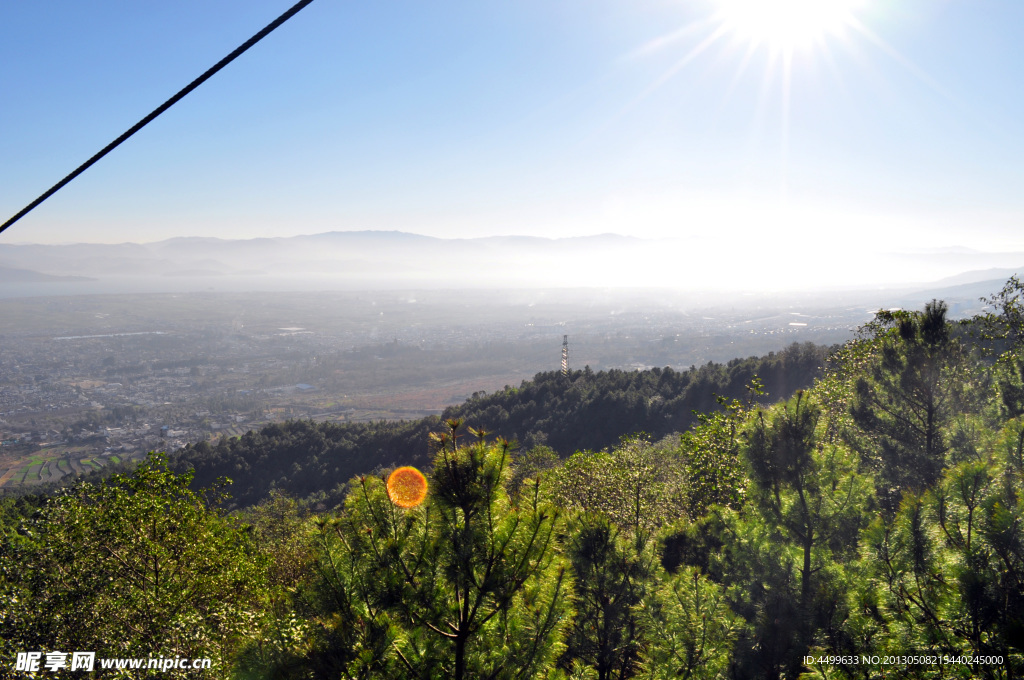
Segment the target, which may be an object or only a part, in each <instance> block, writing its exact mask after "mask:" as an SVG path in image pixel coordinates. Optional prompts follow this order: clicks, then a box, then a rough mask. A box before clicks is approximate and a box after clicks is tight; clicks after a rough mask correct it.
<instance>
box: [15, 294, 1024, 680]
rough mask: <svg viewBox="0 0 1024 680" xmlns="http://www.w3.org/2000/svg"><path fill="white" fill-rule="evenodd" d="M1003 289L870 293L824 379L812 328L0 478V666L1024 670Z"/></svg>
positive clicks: (795, 672)
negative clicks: (870, 306)
mask: <svg viewBox="0 0 1024 680" xmlns="http://www.w3.org/2000/svg"><path fill="white" fill-rule="evenodd" d="M989 303H990V305H989V307H988V309H989V312H987V313H986V314H984V315H982V316H979V317H975V318H972V319H967V320H964V321H962V322H951V321H950V320H949V319H948V318H947V308H946V306H945V304H944V303H942V302H941V301H932V302H931V303H929V304H928V305H926V306H925V308H924V309H923V310H916V311H886V312H879V313H878V314H877V315H876V317H875V319H874V321H872V322H871V323H869V324H868V325H866V326H865V327H864V328H863V329H861V332H860V333H859V335H858V338H857V339H856V340H855V341H853V342H851V343H848V344H847V345H845V346H844V347H842V348H838V349H836V350H835V351H834V352H833V353H832V354H831V356H830V357H829V359H828V362H827V365H826V367H825V369H824V370H823V371H822V372H821V373H820V374H819V375H817V377H816V379H814V380H813V384H807V383H804V382H803V381H804V378H805V377H806V376H813V375H814V366H817V365H820V359H821V353H820V351H819V350H817V349H815V348H811V347H794V348H790V349H789V350H787V351H786V352H783V353H781V354H777V355H775V356H773V357H769V358H766V359H762V360H756V361H755V360H746V361H738V362H732V363H730V364H729V365H727V366H705V367H701V368H699V369H693V370H691V371H688V372H676V371H669V370H667V369H664V370H661V371H648V372H642V373H623V372H616V371H610V372H604V373H597V374H593V373H589V372H587V371H582V372H574V373H572V374H570V375H569V376H564V377H563V376H561V375H559V374H542V375H540V376H538V377H537V378H536V379H535V380H534V381H531V382H528V383H524V384H523V385H522V386H521V387H520V388H516V389H513V388H507V389H506V390H504V391H502V392H499V393H497V394H493V395H482V394H480V395H476V396H474V398H473V399H471V400H470V401H469V402H467V403H466V404H464V405H462V406H460V407H458V408H454V409H452V410H451V411H450V412H448V413H445V414H444V417H442V418H441V419H437V420H428V421H419V422H416V423H405V424H392V425H385V424H376V425H366V426H359V427H354V428H352V427H349V428H339V427H338V426H333V425H332V426H325V425H319V426H317V425H314V424H312V423H308V422H305V423H303V422H293V423H287V424H284V425H281V426H278V427H277V429H274V428H268V429H266V430H264V431H262V432H260V433H252V434H250V435H248V436H247V437H248V441H246V438H244V437H243V438H242V439H239V440H236V441H232V442H225V443H224V444H223V445H219V446H217V447H209V446H202V445H200V446H195V447H191V448H190V449H188V450H186V451H184V452H181V453H180V454H178V455H176V456H173V457H172V459H171V460H168V459H167V458H166V457H164V456H162V455H153V456H151V457H150V459H149V460H148V461H146V462H145V463H144V464H142V465H141V466H139V467H138V468H137V469H135V470H133V471H131V472H130V473H127V474H123V475H118V476H115V477H111V478H108V479H105V480H100V481H91V482H81V483H79V484H77V485H75V486H72V487H69V488H67V489H65V490H64V491H62V492H60V493H59V494H58V495H55V496H52V497H49V498H41V497H23V498H20V499H11V498H8V499H4V500H3V505H2V506H0V518H2V520H0V521H2V522H3V524H2V525H0V528H2V531H3V538H2V543H0V555H2V561H0V677H24V674H22V673H20V672H19V671H16V670H14V669H15V668H16V658H17V656H18V653H19V652H27V651H39V652H43V653H44V656H43V659H49V658H50V657H49V656H48V655H46V654H45V653H54V652H56V651H57V650H63V651H64V652H65V653H67V652H68V650H93V651H96V652H97V656H98V657H147V656H161V657H188V658H209V659H211V660H212V664H213V667H212V669H210V670H179V669H170V670H168V671H166V672H160V671H156V670H149V671H145V670H135V671H127V670H121V671H116V670H110V671H102V672H101V674H102V673H106V675H103V677H126V678H127V677H132V678H136V677H150V675H152V676H153V677H156V676H158V675H159V676H161V677H182V678H184V677H190V678H206V677H209V678H232V677H233V678H254V679H255V678H268V679H269V678H280V679H295V680H299V679H325V680H327V679H330V680H335V679H338V678H455V679H457V680H463V679H468V678H474V679H476V678H494V679H499V678H500V679H512V678H522V679H527V678H529V679H535V678H552V679H554V678H561V679H563V680H568V679H573V680H584V679H586V680H594V679H596V680H611V679H613V678H614V679H625V678H652V679H654V678H658V679H660V678H694V679H696V678H707V679H711V678H722V679H725V678H731V679H746V678H793V679H797V678H801V679H805V680H810V679H812V678H850V679H853V678H881V677H890V676H892V677H899V678H993V679H996V678H1007V679H1008V678H1013V677H1020V676H1021V674H1022V673H1024V496H1022V491H1024V285H1022V284H1021V282H1020V281H1019V280H1017V279H1016V278H1014V279H1011V280H1010V281H1009V282H1008V283H1007V285H1006V286H1005V287H1004V288H1003V290H1002V291H1000V292H999V293H997V294H995V295H994V296H993V297H992V299H991V300H989ZM815 357H817V359H815ZM801 367H802V368H801ZM808 382H809V381H808ZM766 392H770V393H771V395H770V397H767V399H768V400H766V396H767V395H766V394H765V393H766ZM716 393H717V397H716V396H715V394H716ZM693 410H697V411H698V412H699V413H700V414H701V415H694V414H693V413H692V411H693ZM684 411H685V413H684ZM673 433H675V434H673ZM513 437H515V438H518V439H519V442H520V444H519V445H516V443H515V442H513V441H512V440H511V439H512V438H513ZM352 452H358V455H352ZM342 455H344V456H345V457H351V458H352V464H353V465H355V466H356V467H357V468H358V467H362V470H356V469H346V470H344V471H343V470H342V468H341V465H340V464H338V463H337V462H336V461H338V460H339V459H340V458H341V457H342ZM247 456H248V458H247ZM286 461H287V462H286ZM409 464H412V465H416V466H418V467H420V468H422V470H423V472H424V473H426V475H425V477H424V476H422V475H420V474H419V473H418V472H415V471H414V470H410V469H409V468H399V469H395V466H397V465H409ZM335 466H336V467H335ZM259 471H265V472H266V477H267V478H268V479H267V481H266V482H260V481H258V474H257V473H258V472H259ZM350 473H355V475H356V476H354V477H352V478H351V479H348V480H346V483H345V484H336V482H338V481H339V480H340V479H341V478H340V475H342V474H350ZM217 474H226V475H227V476H229V477H235V478H236V482H235V484H234V486H233V487H230V488H231V491H232V492H233V493H235V494H236V495H235V499H234V501H228V500H227V499H226V498H225V487H224V486H222V484H223V483H222V482H215V481H213V480H212V479H211V476H212V475H217ZM318 478H319V479H321V480H326V481H325V483H323V484H321V485H320V486H319V487H317V484H316V480H317V479H318ZM237 480H241V483H239V481H237ZM326 485H335V486H332V487H330V488H326ZM317 492H319V495H318V493H317ZM335 496H337V497H338V498H339V499H340V500H341V504H340V505H338V506H335V505H334V504H333V499H334V498H335ZM23 658H24V657H23ZM55 663H56V662H55ZM41 672H42V671H41ZM119 673H120V675H119ZM147 673H148V674H149V675H147ZM45 674H46V675H50V674H49V673H45ZM63 674H66V675H67V676H68V677H72V676H74V675H75V672H72V671H70V670H67V669H66V668H63V667H61V668H58V670H57V673H56V675H54V677H61V676H62V675H63Z"/></svg>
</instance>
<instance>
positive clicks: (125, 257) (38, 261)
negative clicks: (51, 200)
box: [0, 231, 652, 285]
mask: <svg viewBox="0 0 1024 680" xmlns="http://www.w3.org/2000/svg"><path fill="white" fill-rule="evenodd" d="M651 243H652V242H650V241H643V240H641V239H635V238H631V237H626V236H618V235H614V234H603V235H599V236H588V237H579V238H564V239H546V238H538V237H527V236H498V237H488V238H475V239H442V238H434V237H430V236H421V235H418V234H410V233H405V232H398V231H350V232H327V233H323V234H315V235H310V236H292V237H288V238H254V239H244V240H228V239H219V238H203V237H182V238H172V239H168V240H166V241H157V242H154V243H120V244H112V245H105V244H70V245H35V244H29V245H14V244H0V267H8V268H17V269H18V270H20V271H22V272H35V273H36V274H38V275H40V276H60V277H67V276H79V277H101V278H107V277H117V276H133V277H136V276H147V277H153V276H165V277H190V276H192V277H196V276H200V277H208V276H247V277H252V276H278V277H280V276H285V277H288V276H310V275H314V276H326V277H333V278H340V279H345V280H350V281H353V282H355V281H358V280H367V281H368V282H372V281H378V280H381V279H389V280H396V279H397V280H401V281H408V282H409V283H415V282H417V281H449V282H451V283H453V284H454V283H457V282H458V281H459V280H463V281H465V279H466V276H467V272H473V274H474V276H475V277H476V281H475V283H474V284H473V285H476V284H479V282H480V281H481V280H486V281H487V282H488V283H489V284H501V283H502V282H503V281H504V282H507V283H508V284H511V285H518V284H521V283H524V282H527V281H529V280H530V279H531V277H534V276H538V275H540V276H543V275H545V274H546V273H550V272H555V273H557V272H558V271H559V268H560V266H562V267H564V265H566V264H567V263H569V264H572V263H574V262H575V263H578V262H579V258H588V259H591V258H592V259H593V263H594V264H595V265H598V266H601V265H604V264H609V265H610V264H612V262H613V261H614V259H615V258H620V257H622V256H624V255H627V254H628V253H629V252H630V251H637V250H645V249H650V248H651ZM637 254H642V253H637ZM609 258H610V259H609ZM11 280H20V281H41V280H43V279H40V278H31V277H30V275H29V274H28V273H26V274H23V275H21V277H20V278H12V279H11ZM548 283H550V281H548Z"/></svg>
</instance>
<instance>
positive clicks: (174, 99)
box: [0, 0, 313, 233]
mask: <svg viewBox="0 0 1024 680" xmlns="http://www.w3.org/2000/svg"><path fill="white" fill-rule="evenodd" d="M311 2H313V0H300V1H299V2H297V3H295V4H294V5H292V7H291V9H289V10H288V11H287V12H285V13H284V14H282V15H281V16H279V17H278V18H276V19H274V20H273V21H272V22H270V23H269V24H267V26H266V27H265V28H264V29H263V30H261V31H260V32H259V33H257V34H256V35H254V36H253V37H251V38H249V39H248V40H246V41H245V42H244V43H242V44H241V45H239V46H238V47H237V48H235V50H234V51H233V52H232V53H231V54H229V55H228V56H226V57H224V58H223V59H221V60H220V61H218V62H217V63H216V64H214V65H213V66H211V67H210V68H209V69H208V70H207V71H206V72H205V73H203V75H201V76H199V77H198V78H196V79H195V80H193V81H192V82H191V83H189V84H188V85H186V86H185V87H184V88H182V89H181V90H180V91H179V92H178V93H177V94H176V95H174V96H173V97H171V98H170V99H168V100H167V101H165V102H164V103H163V104H161V105H160V106H158V107H156V108H155V109H154V110H153V112H152V113H150V114H149V115H148V116H146V117H145V118H143V119H142V120H140V121H139V122H138V123H136V124H135V125H133V126H132V127H131V128H130V129H128V131H126V132H125V133H124V134H122V135H121V136H120V137H118V138H117V139H115V140H114V141H112V142H111V143H110V144H107V145H106V146H105V147H103V149H101V150H100V151H99V152H98V153H97V154H96V155H95V156H93V157H92V158H90V159H89V160H87V161H86V162H84V163H82V164H81V165H79V166H78V167H77V168H75V170H74V171H73V172H72V173H71V174H69V175H68V176H67V177H65V178H64V179H62V180H61V181H59V182H57V183H56V184H54V185H53V186H52V187H50V188H49V189H48V190H47V191H46V193H44V194H43V195H42V196H40V197H39V198H37V199H36V200H34V201H32V202H31V203H29V204H28V205H27V206H25V207H24V208H22V210H21V212H19V213H18V214H17V215H15V216H14V217H12V218H11V219H9V220H7V221H6V222H4V223H3V225H0V233H3V231H4V230H5V229H7V227H9V226H11V225H12V224H14V223H15V222H17V221H18V220H20V219H21V218H22V217H24V216H25V215H27V214H28V213H29V212H31V211H32V209H33V208H35V207H36V206H37V205H39V204H40V203H42V202H43V201H45V200H46V199H48V198H49V197H50V196H52V195H54V194H55V193H57V192H58V191H60V189H61V188H62V187H63V186H64V185H65V184H67V183H68V182H70V181H71V180H73V179H74V178H76V177H78V176H79V175H81V174H82V173H83V172H85V171H86V170H88V169H89V167H90V166H91V165H92V164H93V163H95V162H96V161H98V160H99V159H101V158H103V157H104V156H106V155H107V154H108V153H110V152H111V151H113V150H114V149H115V148H117V146H118V145H120V144H121V142H123V141H124V140H126V139H128V138H129V137H131V136H132V135H134V134H135V133H136V132H138V131H139V130H141V129H142V128H144V127H145V126H146V125H148V124H149V123H150V122H151V121H152V120H153V119H154V118H156V117H157V116H159V115H160V114H161V113H163V112H164V111H166V110H167V109H169V108H171V107H172V106H174V105H175V104H176V103H178V101H179V100H181V99H182V98H184V97H185V95H187V94H188V93H189V92H191V91H192V90H194V89H196V88H197V87H199V86H200V85H202V84H203V83H204V82H206V81H207V80H208V79H209V78H210V77H211V76H213V74H215V73H216V72H217V71H219V70H221V69H222V68H224V67H225V66H227V65H228V64H230V63H231V62H232V61H234V60H235V58H237V57H238V56H239V55H241V54H242V53H243V52H245V51H246V50H248V49H249V48H250V47H252V46H253V45H255V44H256V43H258V42H259V41H260V40H263V38H265V37H267V36H268V35H269V34H270V33H271V32H272V31H273V30H274V29H276V28H277V27H278V26H280V25H281V24H283V23H284V22H286V21H288V20H289V19H291V18H292V17H293V16H295V15H296V14H298V13H299V11H300V10H302V9H303V8H304V7H305V6H306V5H308V4H310V3H311Z"/></svg>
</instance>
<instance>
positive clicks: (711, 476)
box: [680, 378, 763, 518]
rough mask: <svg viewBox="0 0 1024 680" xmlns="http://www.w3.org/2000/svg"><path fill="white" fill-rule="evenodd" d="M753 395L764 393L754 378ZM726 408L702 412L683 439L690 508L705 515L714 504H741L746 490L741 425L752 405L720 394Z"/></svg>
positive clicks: (750, 391)
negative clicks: (707, 412) (709, 412)
mask: <svg viewBox="0 0 1024 680" xmlns="http://www.w3.org/2000/svg"><path fill="white" fill-rule="evenodd" d="M748 394H749V396H750V397H751V400H752V398H753V397H756V396H760V395H762V394H763V390H762V389H761V382H760V380H759V379H758V378H754V379H753V381H752V382H751V384H750V385H749V386H748ZM718 403H719V405H720V406H721V407H722V409H723V410H721V411H716V412H714V413H712V414H700V415H699V416H698V424H697V425H696V426H694V427H692V428H691V429H689V430H687V431H686V432H684V433H683V434H682V436H681V439H680V447H681V449H682V451H683V456H684V459H685V463H684V465H685V468H686V482H685V491H684V493H685V496H686V512H687V514H688V515H689V516H690V517H693V518H697V517H703V516H704V514H706V513H707V511H708V509H709V508H710V507H711V506H713V505H725V506H729V507H739V506H740V505H741V504H742V503H743V500H744V495H745V493H746V486H747V484H746V474H745V473H746V471H745V470H744V464H743V459H742V456H741V455H740V447H741V441H740V432H739V430H740V426H741V424H742V423H743V420H744V418H746V416H747V413H748V412H749V408H750V405H749V403H748V404H743V403H741V402H740V401H739V400H736V399H732V400H728V399H726V398H725V397H719V398H718Z"/></svg>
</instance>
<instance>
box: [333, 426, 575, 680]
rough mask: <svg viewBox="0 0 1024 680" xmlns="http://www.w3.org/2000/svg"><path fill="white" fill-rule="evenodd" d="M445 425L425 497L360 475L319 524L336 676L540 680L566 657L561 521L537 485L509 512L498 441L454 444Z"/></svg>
mask: <svg viewBox="0 0 1024 680" xmlns="http://www.w3.org/2000/svg"><path fill="white" fill-rule="evenodd" d="M447 425H448V431H447V432H445V433H443V434H442V435H439V436H435V438H434V441H435V444H436V448H437V452H436V455H435V457H434V471H433V475H432V478H431V480H430V492H429V495H428V497H427V500H426V502H425V503H423V504H422V505H420V506H418V507H414V508H411V509H402V508H401V507H398V506H397V505H396V504H395V503H393V502H392V500H391V498H390V497H389V492H388V490H387V487H386V483H385V480H384V479H381V478H376V477H364V478H361V479H360V480H358V482H357V483H356V484H355V485H354V488H353V489H352V491H351V493H350V494H349V497H348V499H347V501H346V504H345V509H344V512H343V513H342V515H341V516H340V517H339V518H338V519H337V520H334V521H326V522H323V523H322V531H323V533H322V541H323V544H322V545H323V548H322V560H321V569H322V579H321V588H322V592H323V597H324V602H325V603H327V611H326V612H325V614H326V616H325V617H324V620H325V622H330V623H328V625H327V626H326V627H327V628H328V629H329V633H328V634H327V635H326V638H325V639H327V641H328V642H330V640H331V639H333V640H334V641H335V645H336V646H337V647H338V649H337V654H336V655H335V656H336V658H337V659H338V660H339V661H340V660H344V661H346V662H347V663H346V666H345V668H344V671H343V674H342V677H352V678H355V677H359V678H371V677H380V678H428V677H446V678H453V679H455V680H463V679H464V678H474V679H475V678H493V679H495V680H499V679H501V680H504V679H508V680H512V679H520V678H521V679H524V680H525V679H527V678H530V679H532V678H544V677H547V676H548V675H549V674H550V672H551V671H552V669H553V668H554V659H555V658H556V657H557V655H558V654H559V653H560V652H561V650H562V649H563V643H562V639H563V635H564V628H565V627H566V625H567V624H568V622H569V615H570V609H569V602H568V594H569V587H570V580H569V575H568V571H567V569H566V565H565V562H564V559H563V558H562V557H561V556H560V554H559V552H558V550H557V546H556V534H557V533H558V532H559V531H560V530H561V526H562V518H561V517H560V515H559V513H558V512H557V510H555V509H554V508H553V507H552V506H551V505H549V504H548V503H546V502H545V501H544V498H543V496H544V493H543V489H542V487H541V484H540V481H539V480H534V482H533V483H532V484H529V483H528V484H526V485H525V486H524V488H523V489H522V490H521V492H520V494H519V496H518V500H517V503H518V505H516V506H513V505H512V504H511V502H510V499H509V497H508V495H507V494H506V492H505V489H504V486H503V485H504V484H505V482H506V481H507V477H508V475H509V472H510V463H511V454H510V444H509V443H508V442H507V441H499V442H498V443H495V444H487V443H485V442H484V439H483V436H482V435H481V436H480V437H479V438H478V441H476V442H475V443H472V444H469V445H466V446H461V445H459V443H458V442H457V437H458V434H459V429H460V427H461V422H460V421H457V420H453V421H448V423H447ZM346 654H347V658H344V659H343V657H345V656H346Z"/></svg>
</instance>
